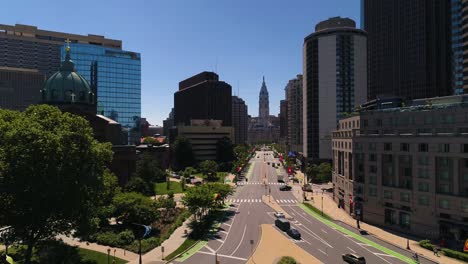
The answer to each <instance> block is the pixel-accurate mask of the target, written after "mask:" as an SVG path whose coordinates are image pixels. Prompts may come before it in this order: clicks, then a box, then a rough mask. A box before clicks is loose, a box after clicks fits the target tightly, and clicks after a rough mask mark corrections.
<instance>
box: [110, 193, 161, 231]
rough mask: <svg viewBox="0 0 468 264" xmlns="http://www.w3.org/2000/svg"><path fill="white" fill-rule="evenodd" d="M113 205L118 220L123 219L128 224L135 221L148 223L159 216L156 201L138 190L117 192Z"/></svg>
mask: <svg viewBox="0 0 468 264" xmlns="http://www.w3.org/2000/svg"><path fill="white" fill-rule="evenodd" d="M113 205H114V207H115V216H116V218H117V221H122V222H124V224H127V225H131V224H133V223H139V224H145V225H148V224H151V223H153V222H154V221H155V220H156V218H157V217H158V213H157V210H156V204H155V202H154V201H153V200H151V198H149V197H146V196H144V195H142V194H139V193H136V192H130V193H120V194H117V195H116V196H115V197H114V200H113Z"/></svg>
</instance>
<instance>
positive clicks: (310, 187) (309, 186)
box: [302, 184, 312, 192]
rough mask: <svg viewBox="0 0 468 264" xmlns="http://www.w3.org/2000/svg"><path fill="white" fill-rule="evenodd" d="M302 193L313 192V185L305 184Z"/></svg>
mask: <svg viewBox="0 0 468 264" xmlns="http://www.w3.org/2000/svg"><path fill="white" fill-rule="evenodd" d="M302 191H304V192H312V185H310V184H305V185H304V186H302Z"/></svg>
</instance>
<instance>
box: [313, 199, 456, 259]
mask: <svg viewBox="0 0 468 264" xmlns="http://www.w3.org/2000/svg"><path fill="white" fill-rule="evenodd" d="M307 197H308V198H309V199H310V198H314V199H312V200H310V201H307V202H308V203H310V204H312V205H313V206H315V207H316V208H321V206H322V205H321V203H322V199H321V197H322V194H314V195H310V194H309V193H308V196H307ZM323 211H324V213H326V214H327V215H329V216H331V217H332V218H333V219H336V220H339V221H341V222H343V223H345V224H347V225H349V226H352V227H356V220H355V219H354V218H353V217H352V216H351V215H349V214H348V213H347V212H345V211H344V210H343V209H340V208H338V206H337V204H336V203H335V202H334V201H333V199H332V197H331V196H330V195H327V194H325V195H323ZM360 227H361V229H362V230H365V231H367V232H368V233H369V234H371V235H374V236H375V237H377V238H379V239H381V240H383V241H386V242H388V243H390V244H393V245H395V246H397V247H400V248H403V249H404V248H406V243H407V239H406V238H404V237H400V236H398V235H395V234H392V233H390V232H387V231H385V230H383V229H382V228H379V227H376V226H373V225H370V224H367V223H365V222H362V221H361V222H360ZM409 245H410V248H411V250H412V251H413V252H417V253H418V254H419V255H423V256H424V257H426V258H429V259H431V260H433V261H436V262H438V263H444V264H459V263H464V262H461V261H459V260H456V259H453V258H449V257H445V256H443V255H440V257H437V256H434V255H433V252H432V251H429V250H427V249H424V248H422V247H420V246H419V244H418V241H414V240H411V239H410V240H409Z"/></svg>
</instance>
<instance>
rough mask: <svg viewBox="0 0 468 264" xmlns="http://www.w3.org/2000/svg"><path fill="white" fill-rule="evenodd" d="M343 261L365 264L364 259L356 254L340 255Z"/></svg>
mask: <svg viewBox="0 0 468 264" xmlns="http://www.w3.org/2000/svg"><path fill="white" fill-rule="evenodd" d="M342 258H343V261H344V262H346V263H352V264H366V259H365V258H364V257H361V256H359V255H356V254H351V253H348V254H344V255H342Z"/></svg>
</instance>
